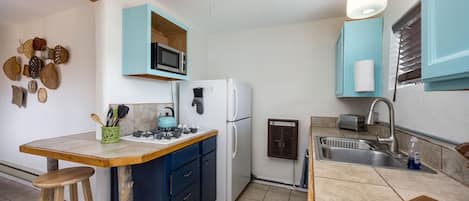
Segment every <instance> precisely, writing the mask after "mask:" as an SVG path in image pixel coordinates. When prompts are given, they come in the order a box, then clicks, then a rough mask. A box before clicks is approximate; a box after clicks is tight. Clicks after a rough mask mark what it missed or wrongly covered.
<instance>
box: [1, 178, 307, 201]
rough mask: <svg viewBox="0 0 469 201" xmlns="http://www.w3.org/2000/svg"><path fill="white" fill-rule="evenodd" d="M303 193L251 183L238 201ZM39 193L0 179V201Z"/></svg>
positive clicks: (287, 199) (20, 200)
mask: <svg viewBox="0 0 469 201" xmlns="http://www.w3.org/2000/svg"><path fill="white" fill-rule="evenodd" d="M306 196H307V194H306V193H305V192H300V191H293V190H290V189H286V188H280V187H275V186H268V185H264V184H258V183H251V184H249V186H248V187H247V188H246V190H245V191H244V193H243V194H242V195H241V196H240V198H239V199H238V201H306V200H307V198H306ZM38 198H39V191H38V190H36V189H34V188H32V187H30V186H26V185H24V184H20V183H17V182H15V181H12V180H9V179H6V178H3V177H0V201H32V200H37V199H38Z"/></svg>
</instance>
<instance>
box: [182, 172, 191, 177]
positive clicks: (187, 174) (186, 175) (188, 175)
mask: <svg viewBox="0 0 469 201" xmlns="http://www.w3.org/2000/svg"><path fill="white" fill-rule="evenodd" d="M191 175H192V171H190V172H188V173H186V174H185V175H184V177H190V176H191Z"/></svg>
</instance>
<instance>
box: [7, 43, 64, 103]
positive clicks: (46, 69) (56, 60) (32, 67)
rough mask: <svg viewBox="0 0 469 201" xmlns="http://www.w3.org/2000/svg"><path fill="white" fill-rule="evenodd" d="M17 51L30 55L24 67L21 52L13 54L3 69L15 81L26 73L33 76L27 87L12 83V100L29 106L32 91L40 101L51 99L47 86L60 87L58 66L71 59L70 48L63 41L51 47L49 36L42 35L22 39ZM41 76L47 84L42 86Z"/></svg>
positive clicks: (27, 56) (44, 83) (50, 87)
mask: <svg viewBox="0 0 469 201" xmlns="http://www.w3.org/2000/svg"><path fill="white" fill-rule="evenodd" d="M16 51H17V52H18V54H23V55H24V56H25V57H26V58H27V60H26V61H27V62H25V63H26V64H24V65H23V68H21V64H20V62H19V61H21V55H20V57H16V56H13V57H10V58H9V59H8V60H6V61H5V63H4V64H3V72H4V73H5V75H6V77H7V78H8V79H9V80H11V81H19V80H21V76H22V75H24V76H25V77H26V78H30V80H29V81H28V85H27V89H25V88H23V87H21V86H15V85H12V104H14V105H17V106H18V107H20V108H21V107H26V97H27V94H28V92H29V93H31V94H34V93H37V99H38V101H39V102H40V103H45V102H47V98H48V97H47V89H58V88H59V86H60V74H59V71H58V69H57V68H58V67H59V66H57V65H58V64H65V63H67V62H68V60H69V57H70V54H69V51H68V50H67V49H66V48H65V47H63V46H61V45H56V46H54V48H50V47H48V46H47V40H46V39H44V38H40V37H34V38H33V39H28V40H26V42H24V43H23V42H21V40H19V46H18V48H16ZM21 71H23V73H21ZM38 78H39V80H41V83H42V85H43V86H44V87H39V86H38V85H39V84H38V81H36V80H35V79H38ZM38 88H39V90H38ZM46 88H47V89H46Z"/></svg>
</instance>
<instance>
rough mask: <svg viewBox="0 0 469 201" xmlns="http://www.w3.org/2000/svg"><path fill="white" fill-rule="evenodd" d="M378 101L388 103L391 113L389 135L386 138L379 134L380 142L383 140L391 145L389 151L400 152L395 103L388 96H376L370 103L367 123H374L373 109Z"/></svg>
mask: <svg viewBox="0 0 469 201" xmlns="http://www.w3.org/2000/svg"><path fill="white" fill-rule="evenodd" d="M378 102H383V103H385V104H386V106H387V107H388V111H389V112H388V113H389V137H386V138H381V137H379V136H378V142H383V143H386V144H388V145H389V151H391V152H392V153H398V152H399V147H398V143H397V139H396V137H395V133H394V105H393V104H392V102H391V101H390V100H388V99H386V98H376V99H375V100H373V102H372V103H371V105H370V110H369V112H368V117H367V121H366V123H367V124H368V125H373V124H374V121H373V111H374V109H375V107H376V105H377V103H378Z"/></svg>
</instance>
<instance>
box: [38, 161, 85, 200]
mask: <svg viewBox="0 0 469 201" xmlns="http://www.w3.org/2000/svg"><path fill="white" fill-rule="evenodd" d="M93 174H94V169H93V168H90V167H72V168H65V169H61V170H57V171H53V172H49V173H47V174H43V175H41V176H39V177H37V178H36V179H35V180H34V181H33V185H34V186H36V187H38V188H41V198H40V201H48V199H49V197H48V196H49V193H50V192H52V191H53V192H54V201H64V187H65V186H66V185H70V201H78V189H77V183H78V182H81V185H82V188H83V195H84V197H85V201H93V197H92V195H91V186H90V177H91V176H93Z"/></svg>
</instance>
